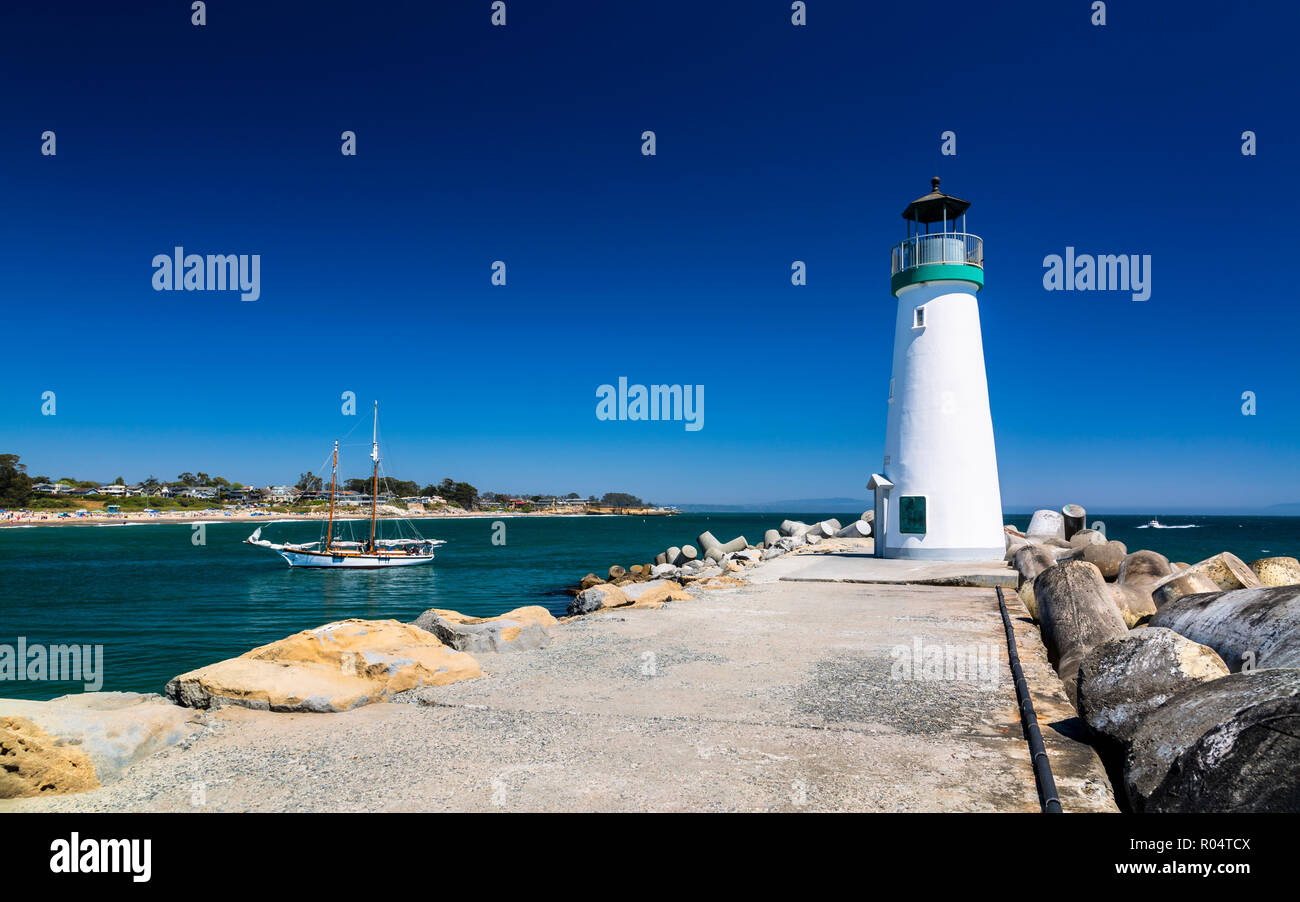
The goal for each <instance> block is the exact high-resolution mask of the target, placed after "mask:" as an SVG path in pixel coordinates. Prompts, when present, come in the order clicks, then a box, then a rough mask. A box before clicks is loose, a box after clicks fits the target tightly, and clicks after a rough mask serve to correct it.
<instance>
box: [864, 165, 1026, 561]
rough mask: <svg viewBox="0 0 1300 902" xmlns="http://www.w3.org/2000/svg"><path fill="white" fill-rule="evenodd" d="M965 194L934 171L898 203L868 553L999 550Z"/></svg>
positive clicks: (976, 257) (993, 555) (944, 555)
mask: <svg viewBox="0 0 1300 902" xmlns="http://www.w3.org/2000/svg"><path fill="white" fill-rule="evenodd" d="M969 207H970V203H969V202H968V201H964V200H961V199H960V198H956V197H952V196H950V195H947V194H944V193H943V192H941V191H940V190H939V179H937V178H935V179H932V180H931V191H930V193H929V194H927V195H925V196H924V197H919V198H917V199H916V200H914V201H912V202H911V203H910V204H908V205H907V209H906V210H904V211H903V219H904V220H906V222H907V237H906V238H905V239H904V240H903V241H901V242H899V243H898V244H897V245H895V246H894V249H893V254H892V261H891V266H890V288H891V289H892V292H893V295H894V297H896V298H897V299H898V311H897V316H896V319H895V322H894V362H893V370H892V372H891V378H890V380H889V405H888V406H889V416H888V420H887V423H886V427H885V460H884V466H883V467H882V469H881V472H879V473H874V474H872V476H871V480H870V482H868V483H867V488H869V489H872V490H873V491H874V492H875V499H876V500H875V514H876V520H875V526H874V532H875V540H876V555H877V556H878V557H886V558H912V559H918V560H943V561H972V560H990V559H1000V558H1001V557H1002V556H1003V554H1004V553H1005V548H1006V545H1005V541H1006V539H1005V536H1004V533H1003V530H1002V497H1001V492H1000V490H999V487H998V461H997V454H996V452H995V451H994V448H993V418H992V415H991V414H990V413H989V388H988V379H987V377H986V376H985V374H984V347H983V339H982V337H981V335H980V315H979V304H978V303H977V302H976V300H975V295H976V293H977V292H979V290H980V289H981V288H983V287H984V242H983V241H982V240H981V239H980V238H979V237H977V236H975V235H972V234H970V233H969V232H967V231H966V210H967V209H968V208H969Z"/></svg>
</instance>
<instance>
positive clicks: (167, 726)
mask: <svg viewBox="0 0 1300 902" xmlns="http://www.w3.org/2000/svg"><path fill="white" fill-rule="evenodd" d="M0 717H21V718H25V719H27V720H30V721H31V722H32V723H34V724H36V725H37V726H38V727H40V728H41V729H42V730H44V731H45V732H47V733H49V734H50V736H52V737H53V738H54V741H55V742H57V743H59V744H60V745H71V746H75V747H76V748H78V749H79V750H80V751H82V752H85V753H86V754H87V755H88V756H89V757H90V760H91V762H92V763H93V764H94V765H95V776H96V777H97V778H98V780H99V782H100V783H102V784H104V785H108V784H109V783H113V782H115V781H116V780H119V779H121V777H122V774H123V773H125V771H126V770H127V768H129V767H131V766H132V765H133V764H135V763H136V762H137V761H140V760H142V759H144V758H147V757H149V756H150V755H152V754H154V753H156V752H159V751H161V750H162V749H165V748H167V747H169V746H173V745H176V744H177V743H179V742H181V741H183V740H184V739H185V738H186V737H188V736H190V735H191V734H193V733H194V731H195V730H197V729H198V728H199V725H200V724H201V722H202V721H203V719H204V715H203V713H202V712H200V711H194V710H192V709H190V708H182V707H180V706H178V705H174V704H172V703H171V702H169V701H167V699H165V698H163V697H162V696H161V695H156V694H154V693H140V692H81V693H76V694H74V695H63V696H60V697H58V698H55V699H51V700H50V701H34V700H31V699H10V698H4V699H0Z"/></svg>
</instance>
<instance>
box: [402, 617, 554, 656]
mask: <svg viewBox="0 0 1300 902" xmlns="http://www.w3.org/2000/svg"><path fill="white" fill-rule="evenodd" d="M556 622H557V621H556V619H555V618H554V617H553V616H552V615H551V612H550V611H548V610H546V608H544V607H542V606H541V605H528V606H527V607H522V608H515V609H514V610H513V611H507V612H506V613H504V614H498V615H496V616H495V617H470V616H469V615H467V614H462V613H460V611H448V610H443V609H441V608H431V609H430V610H428V611H425V612H424V613H423V614H421V615H420V616H419V617H418V618H417V619H416V620H415V623H414V625H415V626H417V627H419V628H420V629H422V630H426V631H427V632H430V633H433V634H434V635H435V636H437V637H438V639H439V640H440V641H442V642H444V643H446V644H447V645H450V646H451V647H452V648H454V649H456V650H457V651H463V652H468V653H470V654H479V653H482V652H508V651H534V650H536V649H539V648H545V647H546V646H548V645H550V644H551V634H550V630H549V629H548V627H552V626H554V625H555V624H556Z"/></svg>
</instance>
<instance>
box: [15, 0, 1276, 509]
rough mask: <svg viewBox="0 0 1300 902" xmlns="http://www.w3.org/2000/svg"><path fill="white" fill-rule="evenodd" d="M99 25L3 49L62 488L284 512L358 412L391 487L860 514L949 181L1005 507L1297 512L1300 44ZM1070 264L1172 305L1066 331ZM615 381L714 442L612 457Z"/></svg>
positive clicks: (963, 31)
mask: <svg viewBox="0 0 1300 902" xmlns="http://www.w3.org/2000/svg"><path fill="white" fill-rule="evenodd" d="M110 6H111V5H109V4H98V3H96V4H90V3H85V4H69V3H59V2H51V3H41V4H38V3H24V4H6V5H5V8H4V10H3V11H0V72H2V73H3V76H4V83H5V85H6V89H5V91H4V93H3V96H0V110H2V111H3V115H0V191H2V195H0V196H3V198H4V205H3V209H4V215H3V216H0V272H2V273H3V283H2V284H3V288H0V290H2V291H3V294H4V298H5V301H4V311H5V317H4V318H5V321H6V324H7V325H8V327H9V328H8V329H7V330H6V331H7V333H8V336H7V340H6V341H5V350H4V358H3V369H4V374H5V375H4V379H3V381H2V383H0V385H2V387H0V418H2V419H0V450H4V451H12V452H15V453H19V454H21V455H22V457H23V460H24V462H26V463H27V464H28V465H29V467H30V471H31V472H33V473H40V474H48V475H50V476H52V477H54V478H58V477H60V476H64V475H76V476H79V477H84V478H98V479H111V478H113V477H115V476H118V475H122V476H125V477H126V478H127V480H128V481H134V480H138V479H141V478H144V477H145V476H148V475H151V474H152V475H156V476H158V477H160V478H172V477H174V476H175V475H176V474H178V473H180V472H182V471H186V470H189V471H199V470H203V471H206V472H209V473H215V474H221V475H224V476H226V477H227V478H230V479H234V480H239V481H243V482H255V483H258V484H263V483H266V482H281V481H285V480H289V479H292V478H294V477H296V476H297V474H298V473H299V472H301V471H303V470H307V469H312V468H316V467H318V465H319V464H320V462H321V461H322V460H323V459H324V458H325V456H326V452H327V450H328V446H329V442H330V441H331V440H332V439H333V438H336V437H338V436H340V435H341V434H343V433H345V432H347V430H349V429H351V428H352V426H353V425H354V424H355V421H354V420H352V419H350V418H345V417H343V416H342V415H341V414H340V404H341V401H340V395H341V394H342V393H343V392H344V391H349V390H350V391H354V392H356V394H357V396H358V398H359V399H360V404H359V407H360V409H361V412H362V415H364V413H365V411H366V410H367V409H368V406H369V401H370V399H372V398H376V397H377V398H379V399H380V401H381V405H382V416H383V424H382V425H383V430H384V433H385V435H386V438H387V440H388V454H389V460H388V470H389V472H390V473H392V474H393V475H396V476H400V477H403V478H411V479H417V480H421V481H426V480H427V481H437V480H439V479H441V478H442V477H444V476H452V477H454V478H457V479H463V480H467V481H469V482H472V483H474V484H475V485H477V486H478V487H479V488H480V489H488V490H499V491H516V492H518V491H553V492H569V491H577V492H580V493H582V494H584V495H586V494H588V493H597V494H599V493H602V492H605V491H610V490H619V491H630V492H633V493H636V494H639V495H642V496H643V497H647V498H650V499H653V500H656V501H660V502H697V503H698V502H718V503H745V502H753V501H762V500H771V499H781V498H802V497H831V496H865V494H866V493H865V490H864V488H863V486H864V484H865V481H866V478H867V475H868V474H869V473H870V472H871V471H872V470H873V469H878V468H879V466H880V460H881V456H882V454H883V450H882V448H883V442H884V429H885V412H886V404H885V402H886V397H887V394H888V382H889V368H890V353H891V342H892V328H893V311H894V304H895V301H894V299H893V298H892V297H891V296H890V293H889V263H888V260H889V249H890V247H891V246H892V245H893V244H894V243H896V242H897V241H899V240H900V239H901V238H902V237H903V222H902V220H901V219H900V217H899V213H900V211H901V210H902V208H903V207H904V206H905V205H906V204H907V202H908V201H910V200H911V199H912V198H914V197H916V196H918V195H920V194H923V193H925V192H926V191H927V190H928V189H929V178H930V177H931V176H932V175H940V176H942V178H943V187H944V189H945V190H949V191H951V192H952V193H954V194H957V195H959V196H962V197H965V198H967V199H969V200H971V201H972V202H973V207H972V209H971V213H970V218H969V227H970V230H971V231H973V232H975V233H976V234H979V235H981V236H983V238H984V240H985V243H986V279H987V287H986V288H985V290H984V291H983V292H982V293H981V294H980V305H981V315H982V324H983V330H984V343H985V354H986V357H987V361H988V375H989V382H990V396H991V402H992V407H993V415H994V427H995V432H996V439H997V445H998V455H999V465H1000V473H1001V481H1002V490H1003V498H1004V503H1006V504H1007V505H1008V506H1023V505H1051V506H1059V505H1060V504H1062V503H1064V502H1066V501H1080V502H1082V503H1084V504H1085V505H1088V506H1090V507H1092V508H1094V509H1103V508H1110V509H1115V508H1117V507H1137V508H1141V507H1143V506H1150V507H1152V508H1155V509H1171V508H1174V507H1180V508H1192V509H1196V508H1202V509H1210V508H1220V507H1228V506H1236V507H1253V506H1263V505H1268V504H1272V503H1276V502H1286V501H1295V500H1300V477H1298V476H1297V475H1296V462H1297V459H1296V458H1297V455H1296V451H1295V449H1296V446H1297V442H1298V440H1300V400H1297V395H1298V394H1300V393H1298V392H1297V391H1296V388H1297V382H1298V381H1300V380H1298V378H1297V375H1296V368H1295V364H1294V353H1293V348H1294V344H1295V336H1296V334H1297V328H1298V327H1300V309H1297V306H1296V304H1295V303H1294V300H1295V290H1294V285H1295V275H1294V272H1293V271H1292V270H1291V267H1290V265H1289V264H1290V262H1291V260H1292V259H1293V257H1294V256H1295V255H1294V253H1293V251H1292V250H1291V248H1290V242H1292V241H1294V240H1295V239H1296V228H1295V226H1294V214H1293V210H1294V208H1295V201H1294V199H1293V198H1292V197H1291V196H1290V191H1291V188H1290V185H1289V179H1288V176H1289V175H1290V171H1291V170H1292V169H1293V168H1294V164H1295V162H1296V160H1297V159H1300V154H1298V153H1297V138H1298V133H1300V126H1297V123H1296V120H1295V115H1294V90H1293V88H1294V85H1295V74H1294V71H1293V59H1292V57H1293V53H1292V52H1291V48H1290V42H1291V40H1292V36H1293V35H1294V33H1295V27H1296V25H1297V24H1298V21H1297V13H1296V12H1295V9H1294V6H1293V5H1290V4H1284V3H1274V4H1251V5H1249V6H1246V7H1238V6H1235V5H1230V4H1224V5H1209V4H1206V5H1205V6H1204V9H1201V10H1198V9H1197V8H1196V6H1195V5H1192V6H1189V5H1187V4H1173V3H1122V4H1121V3H1112V4H1110V9H1109V11H1108V23H1107V25H1105V26H1104V27H1095V26H1092V25H1090V24H1089V15H1090V14H1089V4H1088V3H1086V2H1059V3H1041V2H1035V3H999V4H970V3H931V4H926V5H925V6H924V7H918V6H916V5H914V4H911V5H909V4H864V3H849V2H843V3H841V2H830V0H811V2H810V3H809V10H808V25H807V26H805V27H794V26H792V25H791V24H790V18H789V16H790V4H789V3H788V2H741V0H735V2H711V3H699V2H696V3H685V2H675V0H668V2H657V3H653V4H651V3H608V2H606V3H594V2H593V3H587V2H576V0H575V2H563V3H561V2H555V3H547V2H539V0H527V2H525V0H514V2H509V3H508V20H507V21H508V24H507V26H506V27H505V28H494V27H492V26H491V25H490V24H489V15H490V11H489V6H490V4H489V3H488V2H486V0H473V2H455V3H416V2H411V3H382V4H339V5H338V6H337V8H335V7H333V6H331V5H330V4H320V3H277V4H265V5H264V4H254V3H236V2H220V3H216V2H214V3H210V4H209V7H210V9H209V11H208V24H207V25H206V26H204V27H194V26H191V25H190V24H189V13H188V9H187V7H188V4H183V3H182V4H178V3H148V2H142V3H137V4H129V6H130V7H131V8H130V9H128V10H127V11H125V12H123V11H119V10H116V9H110ZM922 10H923V12H922ZM47 129H51V130H54V131H55V133H56V135H57V151H58V152H57V155H56V156H54V157H47V156H42V155H41V153H40V146H41V138H40V136H41V133H42V132H43V131H45V130H47ZM345 129H350V130H353V131H355V132H356V134H357V150H358V153H357V155H356V156H355V157H345V156H343V155H342V154H341V153H340V150H339V148H340V137H339V136H340V133H341V132H342V131H343V130H345ZM646 129H652V130H654V131H655V133H656V136H657V145H658V146H657V154H656V155H655V156H653V157H646V156H643V155H642V154H641V133H642V131H644V130H646ZM1247 129H1249V130H1252V131H1254V132H1256V133H1257V135H1258V148H1259V149H1258V154H1257V155H1256V156H1243V155H1242V153H1241V149H1240V148H1241V143H1242V142H1241V137H1240V136H1241V133H1242V132H1243V131H1245V130H1247ZM946 130H952V131H954V132H955V133H956V136H957V155H956V156H949V157H945V156H941V154H940V143H941V142H940V134H941V133H942V132H944V131H946ZM176 245H181V246H183V247H185V248H186V250H187V251H188V252H193V253H203V254H207V253H223V254H224V253H248V254H260V255H261V283H262V294H261V298H260V299H259V300H257V301H256V302H252V303H243V302H241V301H240V300H239V297H238V295H237V294H234V293H230V292H215V291H208V292H155V291H154V290H153V289H152V287H151V277H152V275H153V270H152V269H151V260H152V258H153V257H154V255H156V254H160V253H163V254H166V253H170V252H171V249H172V248H173V247H174V246H176ZM1066 246H1074V247H1076V248H1077V249H1078V250H1079V252H1081V253H1085V252H1086V253H1126V254H1150V255H1151V256H1152V261H1153V262H1152V268H1153V291H1152V297H1151V299H1150V300H1149V301H1147V302H1145V303H1135V302H1133V301H1132V300H1130V298H1129V295H1128V294H1127V293H1122V292H1110V293H1102V292H1083V293H1080V292H1074V293H1048V292H1046V291H1044V289H1043V286H1042V276H1043V263H1042V261H1043V258H1044V256H1046V255H1048V254H1052V253H1056V254H1060V253H1062V252H1063V251H1064V249H1065V247H1066ZM495 260H503V261H505V263H506V265H507V279H508V283H507V285H506V286H504V287H499V286H493V285H492V284H491V283H490V275H491V271H490V267H491V264H492V262H493V261H495ZM794 260H803V261H805V262H806V263H807V266H808V284H807V285H806V286H803V287H796V286H792V285H791V284H790V266H791V262H792V261H794ZM620 376H626V377H628V379H629V380H630V381H631V382H634V383H635V382H640V383H684V384H698V385H704V386H705V390H706V393H705V427H704V428H703V429H702V430H700V431H698V432H691V431H687V430H685V429H683V428H682V424H681V423H673V422H662V423H657V422H604V421H600V420H598V419H597V418H596V417H595V406H596V389H597V387H598V386H599V385H601V384H603V383H613V382H616V381H617V379H618V377H620ZM45 391H54V392H55V393H56V397H57V413H56V415H55V416H52V417H50V416H42V415H41V395H42V393H43V392H45ZM1244 391H1253V392H1255V393H1256V396H1257V405H1258V407H1257V410H1258V412H1257V415H1255V416H1251V417H1247V416H1243V415H1242V413H1241V405H1242V400H1241V396H1242V393H1243V392H1244ZM362 431H364V430H363V429H360V428H359V429H358V432H357V433H356V434H355V435H360V433H361V432H362ZM348 450H350V453H351V457H350V458H345V460H347V461H350V463H349V465H348V466H346V467H345V470H346V471H348V472H345V475H360V473H361V472H362V470H363V469H364V464H365V460H364V454H365V449H364V448H355V449H348ZM353 465H354V466H353ZM353 471H354V472H353Z"/></svg>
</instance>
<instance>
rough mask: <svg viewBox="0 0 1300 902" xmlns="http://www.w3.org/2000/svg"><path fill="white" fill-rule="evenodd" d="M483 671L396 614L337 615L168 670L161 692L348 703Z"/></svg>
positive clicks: (271, 706)
mask: <svg viewBox="0 0 1300 902" xmlns="http://www.w3.org/2000/svg"><path fill="white" fill-rule="evenodd" d="M482 675H483V672H482V670H481V669H480V668H479V665H478V662H477V661H475V660H474V659H473V658H472V657H470V656H469V655H467V654H465V653H464V652H459V651H455V650H453V649H450V648H448V647H447V646H445V645H443V644H442V642H441V641H439V639H438V637H437V636H435V635H433V634H432V633H429V632H427V631H425V630H422V629H420V628H418V627H416V626H413V625H411V624H407V623H398V622H397V621H396V620H357V619H352V620H340V621H338V622H335V623H327V624H325V625H324V626H319V627H317V628H316V629H312V630H303V631H302V632H300V633H295V634H294V635H292V636H289V637H287V638H284V639H280V640H279V641H277V642H272V643H271V644H269V645H263V646H261V647H260V648H255V649H253V650H252V651H249V652H245V653H244V654H242V655H240V656H239V657H237V658H229V659H227V660H225V661H218V662H217V663H216V664H210V665H208V666H207V667H200V668H199V669H198V670H191V671H190V672H189V673H183V674H181V675H180V676H178V677H174V678H173V679H172V680H171V682H169V683H168V684H167V697H168V698H170V699H172V700H173V701H175V702H177V703H178V704H181V705H185V706H187V707H194V708H207V707H210V706H212V705H213V704H218V705H219V704H222V703H232V704H237V705H243V706H245V707H248V708H258V709H261V710H271V711H314V712H332V711H347V710H349V709H351V708H356V707H360V706H361V705H367V704H371V703H372V702H381V701H387V700H388V699H389V698H391V697H392V696H393V695H394V694H395V693H398V692H403V691H405V690H407V689H415V688H418V687H421V686H443V685H446V684H447V683H455V682H458V681H460V680H472V679H474V678H476V677H480V676H482Z"/></svg>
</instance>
